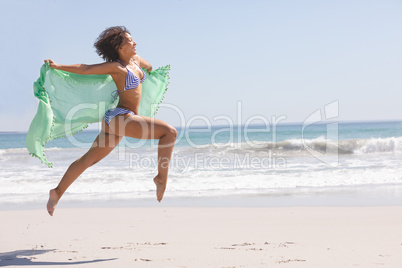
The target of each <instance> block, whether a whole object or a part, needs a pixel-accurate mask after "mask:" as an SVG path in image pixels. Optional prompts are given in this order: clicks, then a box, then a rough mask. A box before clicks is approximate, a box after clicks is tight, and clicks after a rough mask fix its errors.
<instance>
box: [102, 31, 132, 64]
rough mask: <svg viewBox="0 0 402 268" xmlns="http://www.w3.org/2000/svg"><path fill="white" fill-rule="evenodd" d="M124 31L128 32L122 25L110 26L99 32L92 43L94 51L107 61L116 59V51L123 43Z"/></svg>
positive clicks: (117, 56)
mask: <svg viewBox="0 0 402 268" xmlns="http://www.w3.org/2000/svg"><path fill="white" fill-rule="evenodd" d="M125 33H128V34H130V32H129V31H128V30H127V29H126V27H124V26H114V27H110V28H107V29H106V30H104V31H103V32H101V34H100V35H99V37H98V38H97V39H96V41H95V43H94V47H95V48H96V53H98V55H99V56H101V57H102V58H103V59H104V60H105V61H108V62H110V61H116V60H118V59H119V53H118V52H117V51H118V50H119V48H120V46H121V44H122V43H123V40H124V35H125Z"/></svg>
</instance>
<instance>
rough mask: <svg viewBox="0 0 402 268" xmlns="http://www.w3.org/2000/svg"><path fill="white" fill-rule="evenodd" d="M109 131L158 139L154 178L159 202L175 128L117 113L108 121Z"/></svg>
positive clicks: (140, 137) (122, 134) (138, 116)
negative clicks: (156, 170)
mask: <svg viewBox="0 0 402 268" xmlns="http://www.w3.org/2000/svg"><path fill="white" fill-rule="evenodd" d="M109 132H110V133H113V134H115V135H117V136H127V137H131V138H136V139H159V143H158V174H157V175H156V176H155V178H154V183H155V184H156V198H157V200H158V201H159V202H160V201H161V200H162V198H163V194H164V192H165V189H166V184H167V179H168V170H169V164H170V158H171V156H172V151H173V147H174V145H175V141H176V137H177V130H176V129H175V128H174V127H172V126H171V125H169V124H168V123H166V122H164V121H162V120H159V119H155V118H150V117H146V116H141V115H133V114H125V115H118V116H116V117H115V118H114V119H113V120H112V121H111V122H110V128H109Z"/></svg>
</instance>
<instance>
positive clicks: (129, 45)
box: [120, 33, 137, 56]
mask: <svg viewBox="0 0 402 268" xmlns="http://www.w3.org/2000/svg"><path fill="white" fill-rule="evenodd" d="M136 45H137V43H136V42H134V40H133V38H132V37H131V35H130V34H129V33H125V37H124V41H123V44H122V45H121V47H120V50H121V52H123V53H124V54H127V55H130V56H134V55H135V54H137V49H136V48H135V46H136Z"/></svg>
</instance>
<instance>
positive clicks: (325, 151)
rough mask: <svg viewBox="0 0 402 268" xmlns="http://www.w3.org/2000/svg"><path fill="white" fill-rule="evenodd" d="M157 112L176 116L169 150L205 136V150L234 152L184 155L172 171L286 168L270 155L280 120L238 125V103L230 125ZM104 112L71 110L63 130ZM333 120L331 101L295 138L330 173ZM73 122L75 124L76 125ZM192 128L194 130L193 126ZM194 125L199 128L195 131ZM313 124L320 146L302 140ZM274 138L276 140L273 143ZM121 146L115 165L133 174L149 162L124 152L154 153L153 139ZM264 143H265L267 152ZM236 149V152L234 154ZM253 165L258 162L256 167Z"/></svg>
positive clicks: (335, 105) (225, 120)
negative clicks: (319, 129)
mask: <svg viewBox="0 0 402 268" xmlns="http://www.w3.org/2000/svg"><path fill="white" fill-rule="evenodd" d="M159 108H160V109H161V108H163V109H169V110H170V111H171V112H174V113H176V115H177V117H178V119H179V121H180V124H179V127H180V129H181V131H180V132H179V135H178V137H177V139H176V141H175V144H177V143H179V142H182V141H184V142H185V144H186V146H189V147H191V148H195V149H197V148H198V147H199V144H197V138H199V136H200V135H201V136H202V135H203V133H206V134H205V135H204V137H208V138H209V142H208V144H207V146H209V147H210V150H214V149H225V148H229V149H234V150H232V152H234V156H233V157H231V156H228V157H226V156H223V157H220V158H217V157H214V156H206V155H205V154H204V157H201V156H199V155H198V156H197V154H194V155H193V156H191V157H190V156H188V155H187V156H178V155H175V154H173V157H172V160H171V163H170V164H173V165H177V167H178V168H179V167H181V168H182V169H183V170H188V169H189V168H190V167H191V168H202V165H201V164H202V163H203V164H205V165H208V166H209V168H212V169H214V168H215V167H218V168H225V167H228V168H229V167H231V168H245V167H251V168H253V167H254V166H255V167H256V168H257V166H258V167H260V168H269V169H273V168H280V169H283V168H284V167H286V159H285V157H283V156H281V157H279V156H278V155H276V153H275V150H280V149H281V148H278V143H279V142H282V141H283V137H278V135H279V134H281V133H279V132H278V125H279V123H280V122H282V121H284V120H286V119H287V117H286V115H280V116H272V117H271V120H268V118H266V117H264V116H262V115H253V116H251V117H249V118H247V119H244V118H243V111H242V103H241V102H240V101H238V102H237V107H236V108H237V111H236V113H237V116H236V119H235V120H233V118H232V117H230V116H228V115H217V116H215V117H213V118H212V120H210V119H209V118H207V117H206V116H204V115H195V116H192V117H190V118H186V116H185V114H184V113H183V111H182V110H181V109H180V108H179V107H177V106H175V105H172V104H168V103H163V104H161V105H160V107H159ZM107 109H108V107H107V106H106V105H105V103H100V104H99V105H94V104H89V103H88V104H80V105H78V106H76V107H73V108H72V109H70V111H69V112H68V113H67V115H66V120H65V124H64V125H65V130H66V131H70V130H71V129H74V128H76V127H77V124H79V122H81V121H82V120H81V119H85V115H86V114H87V112H88V111H90V112H91V113H92V114H97V115H98V118H95V119H101V118H103V115H104V113H105V111H106V110H107ZM338 116H339V101H337V100H336V101H333V102H331V103H329V104H327V105H325V106H324V110H323V111H321V109H317V110H316V111H314V112H313V113H312V114H311V115H309V116H308V117H307V119H306V120H304V122H303V124H302V129H301V133H300V134H301V142H302V145H303V149H304V150H305V151H306V152H308V153H309V154H311V155H312V156H313V157H315V158H316V159H318V160H319V161H321V162H323V163H325V164H327V165H329V166H331V167H336V166H337V165H338V123H337V122H333V121H331V122H330V121H328V120H334V119H336V118H338ZM95 117H96V116H95ZM77 118H78V119H79V120H77ZM92 120H94V119H92ZM119 120H121V121H119V124H120V125H121V126H123V127H124V126H125V124H127V123H129V121H125V120H124V119H123V118H122V117H119ZM94 121H96V120H94ZM140 121H141V122H139V123H140V124H141V129H146V131H147V133H146V135H151V136H152V135H153V133H155V129H154V127H153V125H151V126H147V123H146V122H145V121H144V120H140ZM243 122H244V123H243ZM88 123H92V122H88ZM196 123H198V124H197V125H196ZM200 123H202V125H201V126H200ZM217 124H219V125H222V127H220V128H216V127H215V128H214V127H213V126H214V125H217ZM316 124H321V125H323V124H324V125H326V131H325V136H326V137H325V139H324V140H323V139H321V140H319V141H317V140H314V139H311V138H310V139H309V138H308V137H306V136H308V135H306V132H308V129H309V128H311V127H313V126H315V125H316ZM256 125H258V127H256ZM67 133H68V132H67ZM254 133H265V137H264V140H269V142H258V141H255V139H253V138H252V135H253V134H254ZM199 134H200V135H199ZM144 135H145V134H144ZM110 136H111V135H110ZM222 137H225V140H224V141H222ZM299 137H300V136H299ZM278 138H279V139H282V140H279V141H278ZM68 139H69V141H70V142H71V144H73V145H74V146H76V147H79V148H89V147H90V146H91V144H92V143H86V142H81V141H78V140H77V139H76V137H75V136H73V135H71V136H68ZM292 139H293V138H292ZM122 143H123V144H121V145H120V146H118V147H117V148H116V149H115V150H118V157H119V160H125V161H127V160H128V161H130V166H131V167H133V168H134V167H136V166H147V165H149V163H151V161H153V160H152V159H146V158H143V159H144V160H141V156H140V155H136V154H128V153H127V152H126V148H141V147H142V146H144V145H145V144H149V145H150V146H151V147H153V148H157V147H158V140H157V139H151V140H148V141H147V140H145V139H135V140H128V139H123V142H122ZM267 143H269V146H268V147H267ZM107 144H108V141H100V143H99V144H97V146H99V147H102V146H106V145H107ZM317 144H319V146H317ZM147 146H148V145H147ZM245 147H246V148H248V149H250V150H255V151H263V152H265V153H266V154H267V158H264V157H265V156H261V155H252V154H249V153H247V151H244V150H243V151H242V149H243V148H245ZM279 147H280V146H279ZM236 149H238V150H239V151H238V152H237V153H236ZM239 152H240V153H239ZM236 154H237V156H236ZM127 156H128V157H127ZM285 156H286V154H285ZM175 157H176V159H175ZM236 157H237V160H236ZM229 158H230V159H229ZM244 159H245V160H244ZM229 160H230V161H229ZM141 161H143V162H141ZM147 161H148V162H147ZM155 161H156V159H155ZM242 161H243V162H244V164H242V163H243V162H242ZM258 161H260V163H258ZM183 163H187V164H183ZM153 164H155V163H153ZM190 164H191V165H190ZM230 165H231V166H230ZM155 166H157V165H155ZM186 166H187V168H186Z"/></svg>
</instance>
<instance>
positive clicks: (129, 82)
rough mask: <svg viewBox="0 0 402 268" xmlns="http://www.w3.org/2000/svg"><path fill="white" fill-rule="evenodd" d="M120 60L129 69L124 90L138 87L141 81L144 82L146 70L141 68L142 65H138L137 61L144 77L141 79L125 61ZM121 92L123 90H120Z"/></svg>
mask: <svg viewBox="0 0 402 268" xmlns="http://www.w3.org/2000/svg"><path fill="white" fill-rule="evenodd" d="M117 61H118V62H120V63H121V64H123V66H124V67H126V69H127V76H126V84H125V86H124V89H123V90H122V91H125V90H129V89H134V88H136V87H138V86H139V85H140V82H141V83H142V82H144V80H145V72H144V71H143V70H142V69H141V68H140V66H138V64H137V63H135V62H134V63H135V65H137V66H138V68H140V70H141V72H142V79H141V80H140V79H139V78H138V76H136V75H135V74H134V73H133V72H132V71H130V70H129V69H128V68H127V66H126V65H124V63H123V62H121V61H119V60H117ZM120 92H121V91H120Z"/></svg>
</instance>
